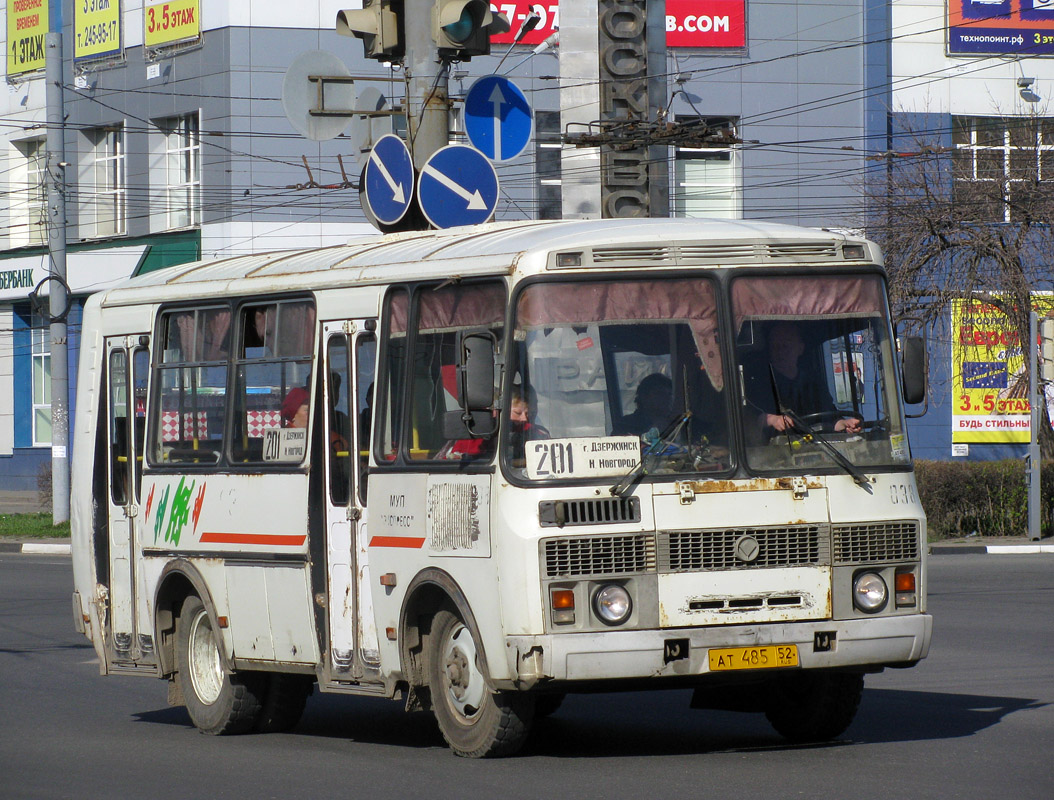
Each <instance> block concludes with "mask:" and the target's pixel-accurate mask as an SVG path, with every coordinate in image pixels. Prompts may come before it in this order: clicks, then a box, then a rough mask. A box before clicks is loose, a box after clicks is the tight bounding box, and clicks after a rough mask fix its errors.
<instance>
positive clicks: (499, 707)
mask: <svg viewBox="0 0 1054 800" xmlns="http://www.w3.org/2000/svg"><path fill="white" fill-rule="evenodd" d="M476 654H477V644H476V641H475V639H473V637H472V632H471V631H470V630H469V629H468V628H467V627H465V624H464V623H463V622H462V621H461V620H460V619H459V618H458V617H457V616H456V615H454V614H453V613H451V612H450V611H446V610H444V611H440V612H439V613H438V614H436V615H435V617H434V618H433V620H432V630H431V634H430V635H429V637H428V687H429V689H430V692H431V695H432V707H433V709H434V713H435V716H436V720H437V722H438V723H439V730H440V731H441V732H442V734H443V738H444V739H446V742H447V744H448V745H450V749H451V750H453V751H454V753H455V754H456V755H459V756H464V757H466V758H486V757H489V756H504V755H510V754H512V753H514V752H516V751H517V750H519V749H520V747H521V746H522V745H523V742H524V741H525V740H526V738H527V734H528V733H529V731H530V726H531V720H532V717H533V712H534V698H533V697H531V696H530V695H528V694H525V693H519V692H492V691H491V690H490V689H489V688H488V687H487V682H486V680H485V679H484V677H483V673H482V672H481V671H480V668H479V664H478V662H477V658H476Z"/></svg>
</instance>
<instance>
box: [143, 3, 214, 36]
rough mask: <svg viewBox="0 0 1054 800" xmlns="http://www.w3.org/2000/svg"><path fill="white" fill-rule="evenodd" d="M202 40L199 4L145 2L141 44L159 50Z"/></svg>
mask: <svg viewBox="0 0 1054 800" xmlns="http://www.w3.org/2000/svg"><path fill="white" fill-rule="evenodd" d="M200 37H201V4H200V3H199V2H198V0H146V5H145V6H144V7H143V43H144V44H145V45H146V46H147V47H161V46H164V45H171V44H178V43H180V42H188V41H194V40H195V39H199V38H200Z"/></svg>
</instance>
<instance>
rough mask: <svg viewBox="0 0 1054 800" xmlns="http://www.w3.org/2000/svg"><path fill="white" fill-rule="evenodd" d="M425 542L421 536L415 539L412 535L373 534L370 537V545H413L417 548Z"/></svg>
mask: <svg viewBox="0 0 1054 800" xmlns="http://www.w3.org/2000/svg"><path fill="white" fill-rule="evenodd" d="M424 543H425V539H424V537H423V536H422V537H421V538H420V539H416V538H414V537H412V536H374V537H373V538H372V539H370V547H413V548H419V547H421V545H423V544H424Z"/></svg>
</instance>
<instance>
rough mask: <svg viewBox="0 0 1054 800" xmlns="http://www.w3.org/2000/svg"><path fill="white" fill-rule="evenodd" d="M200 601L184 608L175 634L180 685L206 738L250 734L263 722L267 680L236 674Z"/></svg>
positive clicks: (188, 602) (189, 601)
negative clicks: (222, 653)
mask: <svg viewBox="0 0 1054 800" xmlns="http://www.w3.org/2000/svg"><path fill="white" fill-rule="evenodd" d="M217 639H218V635H217V634H216V632H215V631H214V630H213V627H212V619H211V618H210V617H209V612H208V611H207V610H206V609H205V605H204V604H203V603H202V602H201V599H200V598H198V597H195V596H193V595H191V596H190V597H188V598H187V599H186V600H185V601H184V602H183V608H182V610H181V611H180V614H179V622H178V627H177V631H176V659H177V664H178V667H179V673H178V677H177V679H178V681H179V686H180V689H181V690H182V693H183V701H184V702H185V703H186V706H187V713H189V714H190V719H191V722H193V723H194V726H195V727H196V728H198V730H200V731H201V732H202V733H208V734H213V735H221V734H231V733H246V732H247V731H250V730H252V728H253V726H254V725H255V724H256V721H257V719H259V717H260V709H261V702H260V700H261V697H262V696H263V690H264V689H265V683H264V678H265V676H264V675H263V674H252V673H247V674H241V673H231V672H228V671H227V670H225V669H224V667H223V660H222V659H221V658H220V649H219V643H218V641H217Z"/></svg>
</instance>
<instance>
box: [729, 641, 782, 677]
mask: <svg viewBox="0 0 1054 800" xmlns="http://www.w3.org/2000/svg"><path fill="white" fill-rule="evenodd" d="M709 657H710V671H711V672H722V671H724V670H733V669H774V668H777V667H796V666H798V646H797V645H796V644H772V645H764V646H763V647H726V648H723V649H720V650H711V651H710V652H709Z"/></svg>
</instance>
